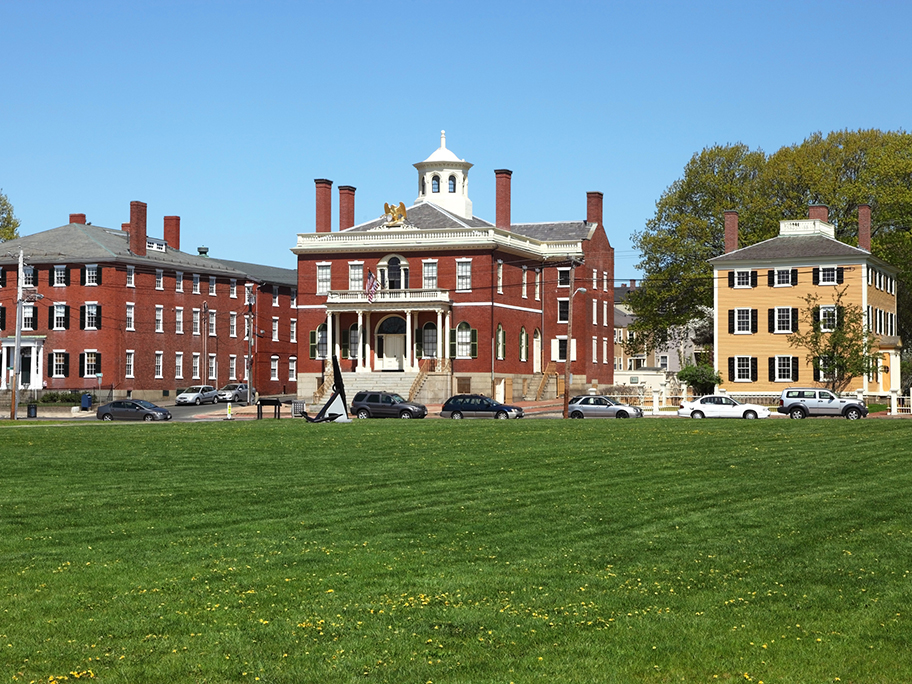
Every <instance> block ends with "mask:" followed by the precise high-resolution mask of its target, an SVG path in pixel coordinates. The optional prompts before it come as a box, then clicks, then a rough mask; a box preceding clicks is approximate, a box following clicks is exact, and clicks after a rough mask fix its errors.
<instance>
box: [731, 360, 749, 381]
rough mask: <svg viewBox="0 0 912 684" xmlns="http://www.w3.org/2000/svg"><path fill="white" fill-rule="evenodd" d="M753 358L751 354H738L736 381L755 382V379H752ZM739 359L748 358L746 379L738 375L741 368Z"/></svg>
mask: <svg viewBox="0 0 912 684" xmlns="http://www.w3.org/2000/svg"><path fill="white" fill-rule="evenodd" d="M752 358H753V357H750V356H736V357H735V382H753V380H752V379H751V359H752ZM738 359H747V378H746V379H745V378H739V377H738V373H739V370H740V368H739V366H738Z"/></svg>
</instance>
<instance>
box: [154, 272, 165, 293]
mask: <svg viewBox="0 0 912 684" xmlns="http://www.w3.org/2000/svg"><path fill="white" fill-rule="evenodd" d="M155 289H156V290H164V289H165V272H164V271H163V270H161V269H160V268H156V269H155Z"/></svg>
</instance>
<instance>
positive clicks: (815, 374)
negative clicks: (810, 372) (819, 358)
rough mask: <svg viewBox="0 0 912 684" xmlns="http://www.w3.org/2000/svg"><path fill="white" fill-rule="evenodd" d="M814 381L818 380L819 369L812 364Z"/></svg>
mask: <svg viewBox="0 0 912 684" xmlns="http://www.w3.org/2000/svg"><path fill="white" fill-rule="evenodd" d="M814 382H820V369H819V368H818V367H817V366H816V365H815V366H814Z"/></svg>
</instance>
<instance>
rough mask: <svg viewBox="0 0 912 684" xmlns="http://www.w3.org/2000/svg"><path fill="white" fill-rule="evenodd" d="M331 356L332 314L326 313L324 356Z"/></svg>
mask: <svg viewBox="0 0 912 684" xmlns="http://www.w3.org/2000/svg"><path fill="white" fill-rule="evenodd" d="M332 355H333V314H332V313H330V312H329V311H327V312H326V356H327V357H330V356H332Z"/></svg>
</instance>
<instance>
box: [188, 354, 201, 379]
mask: <svg viewBox="0 0 912 684" xmlns="http://www.w3.org/2000/svg"><path fill="white" fill-rule="evenodd" d="M191 363H192V366H191V368H190V371H191V373H192V374H193V379H194V380H199V376H200V355H199V352H194V353H193V360H192V362H191Z"/></svg>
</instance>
